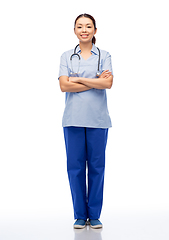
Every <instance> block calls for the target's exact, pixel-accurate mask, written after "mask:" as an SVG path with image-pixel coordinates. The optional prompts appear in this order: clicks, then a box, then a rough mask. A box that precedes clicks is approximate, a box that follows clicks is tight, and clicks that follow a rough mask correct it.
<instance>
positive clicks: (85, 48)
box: [79, 42, 93, 52]
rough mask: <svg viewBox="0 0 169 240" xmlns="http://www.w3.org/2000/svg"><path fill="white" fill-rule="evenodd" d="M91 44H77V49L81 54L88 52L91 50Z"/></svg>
mask: <svg viewBox="0 0 169 240" xmlns="http://www.w3.org/2000/svg"><path fill="white" fill-rule="evenodd" d="M92 46H93V45H92V42H87V43H83V42H80V43H79V47H80V49H81V52H89V51H91V50H92Z"/></svg>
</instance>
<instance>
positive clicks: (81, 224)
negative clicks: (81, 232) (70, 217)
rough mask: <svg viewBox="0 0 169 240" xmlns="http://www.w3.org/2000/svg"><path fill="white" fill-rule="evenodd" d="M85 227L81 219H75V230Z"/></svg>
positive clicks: (84, 222)
mask: <svg viewBox="0 0 169 240" xmlns="http://www.w3.org/2000/svg"><path fill="white" fill-rule="evenodd" d="M85 227H86V221H85V220H83V219H77V220H76V222H75V223H74V228H76V229H82V228H85Z"/></svg>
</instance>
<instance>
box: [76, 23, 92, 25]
mask: <svg viewBox="0 0 169 240" xmlns="http://www.w3.org/2000/svg"><path fill="white" fill-rule="evenodd" d="M77 25H83V24H82V23H78V24H77ZM86 25H92V24H91V23H87V24H86Z"/></svg>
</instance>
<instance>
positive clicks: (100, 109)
mask: <svg viewBox="0 0 169 240" xmlns="http://www.w3.org/2000/svg"><path fill="white" fill-rule="evenodd" d="M74 33H75V34H76V36H77V38H78V40H79V44H78V45H77V46H76V48H75V49H74V50H73V49H72V50H69V51H67V52H65V53H63V54H62V56H61V62H60V71H59V82H60V88H61V91H63V92H66V106H65V110H64V114H63V120H62V126H63V128H64V137H65V145H66V153H67V171H68V177H69V183H70V188H71V193H72V200H73V207H74V218H75V219H77V221H76V222H75V224H74V228H84V227H85V226H86V221H87V220H89V222H90V226H91V227H92V228H101V227H102V223H101V222H100V221H99V220H98V219H99V218H100V214H101V209H102V202H103V185H104V168H105V150H106V143H107V136H108V129H109V128H110V127H111V126H112V125H111V119H110V116H109V112H108V108H107V97H106V89H107V88H108V89H110V88H111V86H112V84H113V75H112V66H111V56H110V54H109V53H108V52H106V51H104V50H100V49H99V48H97V47H96V46H95V42H96V39H95V34H96V33H97V28H96V22H95V19H94V18H93V17H92V16H91V15H88V14H81V15H79V16H78V17H77V18H76V20H75V25H74ZM73 69H78V70H77V72H76V73H74V72H73ZM86 166H87V169H88V181H87V182H88V184H87V187H86Z"/></svg>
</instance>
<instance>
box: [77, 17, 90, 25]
mask: <svg viewBox="0 0 169 240" xmlns="http://www.w3.org/2000/svg"><path fill="white" fill-rule="evenodd" d="M76 24H81V25H87V24H93V21H92V20H91V19H90V18H86V17H81V18H79V19H78V20H77V22H76Z"/></svg>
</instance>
